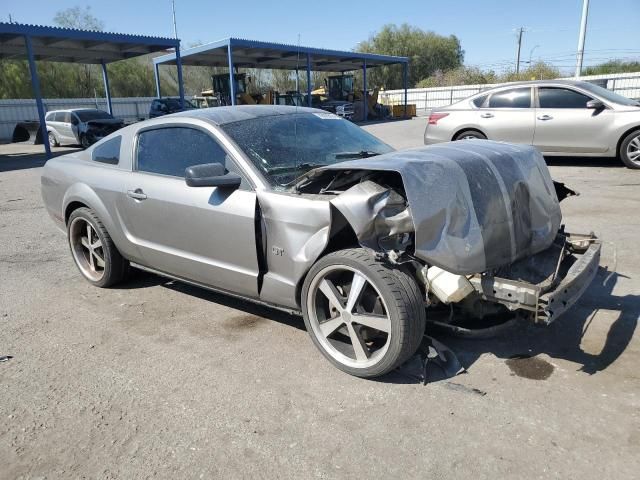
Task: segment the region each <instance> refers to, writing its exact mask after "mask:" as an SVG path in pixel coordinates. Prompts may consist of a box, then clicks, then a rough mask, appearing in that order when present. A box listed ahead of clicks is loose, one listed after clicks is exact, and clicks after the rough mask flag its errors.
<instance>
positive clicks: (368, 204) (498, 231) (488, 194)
mask: <svg viewBox="0 0 640 480" xmlns="http://www.w3.org/2000/svg"><path fill="white" fill-rule="evenodd" d="M556 186H559V187H560V189H559V190H558V192H559V193H560V195H561V196H565V195H566V194H567V193H568V194H571V193H574V192H572V191H571V190H569V189H566V187H564V186H563V185H562V184H557V185H556V184H554V182H553V180H552V179H551V175H550V174H549V171H548V169H547V166H546V164H545V162H544V159H543V157H542V155H541V154H540V153H539V152H538V151H537V150H536V149H535V148H533V147H530V146H525V145H512V144H505V143H500V142H492V141H486V140H465V141H459V142H452V143H448V144H439V145H433V146H427V147H422V148H417V149H411V150H403V151H395V152H391V153H387V154H384V155H379V156H375V157H371V158H366V159H360V160H351V161H346V162H342V163H338V164H334V165H331V166H327V167H322V168H319V169H316V170H313V171H311V172H309V173H308V174H307V175H305V176H304V177H302V179H301V180H300V181H299V182H298V184H297V185H296V189H297V190H298V191H299V192H300V193H305V192H306V193H315V194H318V193H319V194H328V195H334V197H333V198H332V199H331V200H330V203H331V205H332V206H333V208H334V209H335V210H334V211H337V212H339V214H340V215H342V216H343V217H344V218H345V219H346V221H347V222H349V224H350V225H351V227H352V228H353V230H354V232H355V234H356V236H357V237H358V240H359V242H360V243H361V245H363V246H365V247H368V248H372V249H374V250H378V251H386V252H390V251H392V250H400V251H402V250H403V249H404V248H405V247H406V250H407V251H409V250H412V251H413V255H415V256H416V257H418V258H419V259H421V260H423V261H425V262H427V263H428V264H430V265H436V266H438V267H440V268H443V269H445V270H448V271H449V272H452V273H456V274H461V275H466V274H474V273H479V272H485V271H488V270H491V269H496V268H499V267H503V266H505V265H508V264H511V263H513V262H515V261H517V260H519V259H522V258H525V257H528V256H531V255H535V254H536V253H538V252H541V251H543V250H545V249H547V248H549V247H550V246H551V245H552V244H553V242H554V239H555V238H556V234H557V232H558V229H559V228H560V224H561V221H562V214H561V211H560V205H559V200H558V194H557V193H556ZM407 238H411V240H410V241H411V242H413V245H406V243H405V242H406V241H407V240H406V239H407Z"/></svg>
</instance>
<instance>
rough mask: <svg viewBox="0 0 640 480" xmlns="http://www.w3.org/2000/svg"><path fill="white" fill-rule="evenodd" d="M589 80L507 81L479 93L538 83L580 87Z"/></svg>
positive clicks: (537, 84)
mask: <svg viewBox="0 0 640 480" xmlns="http://www.w3.org/2000/svg"><path fill="white" fill-rule="evenodd" d="M588 83H589V82H585V81H582V80H527V81H521V82H508V83H502V84H500V85H496V86H495V87H491V88H487V89H486V90H483V91H482V92H479V93H486V92H488V91H489V90H494V89H496V88H505V87H506V88H514V87H535V86H540V85H543V86H544V85H567V86H574V87H581V86H584V85H587V84H588Z"/></svg>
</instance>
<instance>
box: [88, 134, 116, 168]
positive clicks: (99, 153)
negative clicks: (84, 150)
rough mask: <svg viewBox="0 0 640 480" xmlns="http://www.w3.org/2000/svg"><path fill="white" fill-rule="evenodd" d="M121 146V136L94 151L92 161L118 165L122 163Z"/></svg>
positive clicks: (102, 144) (104, 143)
mask: <svg viewBox="0 0 640 480" xmlns="http://www.w3.org/2000/svg"><path fill="white" fill-rule="evenodd" d="M120 145H122V137H121V136H117V137H115V138H112V139H110V140H107V141H106V142H103V143H101V144H100V145H98V146H97V147H95V148H94V149H93V153H92V154H91V159H92V160H93V161H94V162H100V163H107V164H109V165H118V163H120Z"/></svg>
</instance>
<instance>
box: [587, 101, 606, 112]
mask: <svg viewBox="0 0 640 480" xmlns="http://www.w3.org/2000/svg"><path fill="white" fill-rule="evenodd" d="M587 108H591V109H593V110H600V109H601V108H604V103H602V101H601V100H589V101H588V102H587Z"/></svg>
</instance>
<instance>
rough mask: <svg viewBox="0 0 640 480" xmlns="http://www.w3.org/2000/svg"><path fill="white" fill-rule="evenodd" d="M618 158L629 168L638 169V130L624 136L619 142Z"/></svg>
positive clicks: (639, 159) (639, 139) (639, 152)
mask: <svg viewBox="0 0 640 480" xmlns="http://www.w3.org/2000/svg"><path fill="white" fill-rule="evenodd" d="M620 160H622V162H623V163H624V164H625V165H626V166H627V167H629V168H633V169H640V130H636V131H635V132H631V133H630V134H629V135H627V136H626V137H624V140H622V143H621V144H620Z"/></svg>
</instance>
